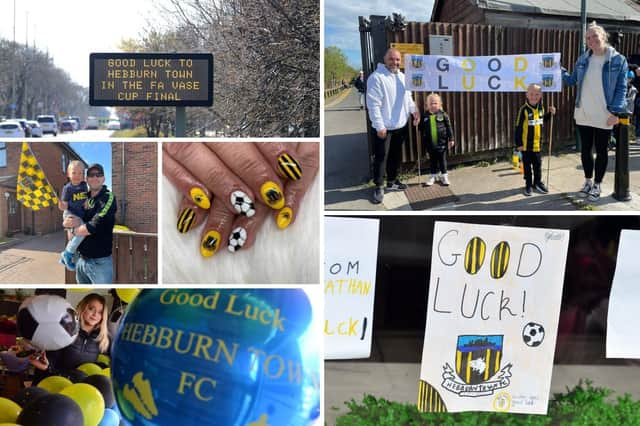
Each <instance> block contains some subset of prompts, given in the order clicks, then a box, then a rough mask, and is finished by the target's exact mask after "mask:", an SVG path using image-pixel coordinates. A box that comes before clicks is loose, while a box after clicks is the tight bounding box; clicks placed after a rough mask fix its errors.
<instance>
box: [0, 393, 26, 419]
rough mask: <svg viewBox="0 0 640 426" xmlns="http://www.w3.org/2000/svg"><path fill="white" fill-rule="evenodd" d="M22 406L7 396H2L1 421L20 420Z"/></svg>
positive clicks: (0, 404)
mask: <svg viewBox="0 0 640 426" xmlns="http://www.w3.org/2000/svg"><path fill="white" fill-rule="evenodd" d="M20 411H22V408H20V406H19V405H18V404H16V403H15V402H13V401H12V400H10V399H7V398H0V422H2V423H5V422H7V423H9V422H15V421H16V420H18V416H19V415H20Z"/></svg>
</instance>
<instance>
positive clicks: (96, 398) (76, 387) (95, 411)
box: [60, 383, 104, 426]
mask: <svg viewBox="0 0 640 426" xmlns="http://www.w3.org/2000/svg"><path fill="white" fill-rule="evenodd" d="M60 394H61V395H66V396H68V397H69V398H71V399H73V400H74V401H75V402H76V403H77V404H78V405H79V406H80V410H82V415H83V417H84V426H97V425H98V423H100V420H102V416H104V398H103V397H102V394H101V393H100V391H99V390H98V389H97V388H95V387H94V386H91V385H88V384H86V383H75V384H73V385H71V386H69V387H68V388H65V389H63V390H62V392H60Z"/></svg>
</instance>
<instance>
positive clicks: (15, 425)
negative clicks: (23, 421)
mask: <svg viewBox="0 0 640 426" xmlns="http://www.w3.org/2000/svg"><path fill="white" fill-rule="evenodd" d="M0 426H20V425H19V424H18V423H0Z"/></svg>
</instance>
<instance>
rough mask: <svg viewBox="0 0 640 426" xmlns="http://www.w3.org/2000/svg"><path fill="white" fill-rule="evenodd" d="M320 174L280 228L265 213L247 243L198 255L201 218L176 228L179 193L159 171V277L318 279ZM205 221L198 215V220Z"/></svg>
mask: <svg viewBox="0 0 640 426" xmlns="http://www.w3.org/2000/svg"><path fill="white" fill-rule="evenodd" d="M319 180H320V179H319V174H318V175H316V178H315V180H314V182H313V184H312V186H311V188H309V190H308V191H307V194H306V195H305V197H304V200H303V201H302V203H301V207H300V211H299V212H298V214H297V217H296V220H295V222H294V223H293V224H292V225H290V226H289V227H288V228H287V229H285V230H280V229H278V227H277V226H276V224H275V221H274V219H273V216H271V215H269V216H268V217H267V219H266V220H265V222H264V223H263V225H262V227H261V228H260V230H259V231H258V236H257V238H256V241H255V243H254V245H253V246H252V247H250V248H249V249H246V250H245V249H242V250H240V251H238V252H236V253H231V252H229V251H228V250H227V247H226V244H225V245H223V246H221V247H220V249H219V250H218V252H217V253H216V254H215V255H214V256H213V257H210V258H204V257H202V255H200V249H199V246H200V238H201V234H202V229H203V224H200V225H198V227H196V228H193V229H191V230H190V231H189V232H187V233H186V234H180V233H179V232H178V230H177V229H176V223H177V218H178V205H179V202H180V199H181V194H180V193H178V191H177V190H176V189H175V188H174V186H173V185H172V184H171V182H169V181H168V180H167V178H165V177H164V176H162V191H163V201H162V212H161V213H160V214H161V217H162V219H161V220H162V225H161V227H162V232H161V235H162V245H161V252H162V253H161V255H162V281H161V282H162V283H165V284H317V283H319V282H320V256H319V253H320V215H321V214H322V206H321V200H320V196H321V191H320V184H319ZM204 222H206V219H205V221H203V223H204Z"/></svg>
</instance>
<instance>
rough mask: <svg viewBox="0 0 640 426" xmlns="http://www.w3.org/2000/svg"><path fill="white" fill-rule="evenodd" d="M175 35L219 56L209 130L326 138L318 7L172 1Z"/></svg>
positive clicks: (248, 0) (308, 1) (281, 1)
mask: <svg viewBox="0 0 640 426" xmlns="http://www.w3.org/2000/svg"><path fill="white" fill-rule="evenodd" d="M169 3H170V5H171V7H170V8H169V9H167V10H166V12H167V13H170V15H169V16H168V18H169V21H170V22H177V24H175V25H176V30H175V31H174V34H176V36H177V37H179V38H180V41H181V42H182V44H183V45H185V46H190V47H191V49H192V50H193V51H206V52H213V54H214V61H215V65H214V107H213V109H212V111H210V112H209V114H208V116H209V120H208V121H209V122H210V123H211V122H213V123H214V124H215V125H214V127H215V128H217V129H221V130H223V131H224V132H226V133H228V134H230V135H239V136H249V135H251V136H318V135H319V133H320V126H319V122H320V115H319V110H320V103H319V102H320V97H319V96H320V83H319V80H320V78H319V69H320V43H319V38H320V10H319V2H318V1H317V0H291V1H287V0H169Z"/></svg>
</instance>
